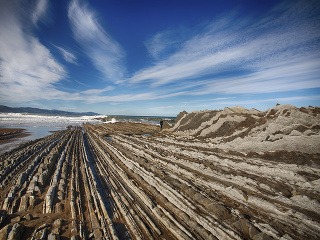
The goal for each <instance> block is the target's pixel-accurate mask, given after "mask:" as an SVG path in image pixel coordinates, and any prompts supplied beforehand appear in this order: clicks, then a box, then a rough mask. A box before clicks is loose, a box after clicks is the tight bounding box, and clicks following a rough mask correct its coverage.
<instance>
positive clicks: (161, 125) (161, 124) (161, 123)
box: [160, 119, 163, 129]
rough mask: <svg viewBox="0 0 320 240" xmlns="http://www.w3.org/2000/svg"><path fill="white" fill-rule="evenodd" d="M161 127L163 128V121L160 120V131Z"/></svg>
mask: <svg viewBox="0 0 320 240" xmlns="http://www.w3.org/2000/svg"><path fill="white" fill-rule="evenodd" d="M162 127H163V120H162V119H161V120H160V128H161V129H162Z"/></svg>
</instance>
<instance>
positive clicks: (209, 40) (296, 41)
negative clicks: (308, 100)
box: [128, 1, 320, 94]
mask: <svg viewBox="0 0 320 240" xmlns="http://www.w3.org/2000/svg"><path fill="white" fill-rule="evenodd" d="M319 16H320V5H319V4H318V2H317V1H308V2H305V1H298V2H297V1H295V2H288V1H286V2H285V4H280V5H278V6H277V7H276V8H275V9H273V10H272V11H271V12H269V13H267V14H266V15H265V16H264V17H260V18H259V19H254V18H249V17H247V18H239V17H238V16H237V14H231V15H229V16H223V17H220V18H218V19H215V20H214V21H212V22H211V23H209V24H207V25H206V26H205V27H203V26H202V27H201V28H200V29H199V28H195V30H194V35H193V36H192V37H190V38H189V39H187V40H185V41H184V42H182V43H181V46H180V48H179V49H178V50H177V51H176V52H173V53H172V54H171V55H169V56H168V57H167V58H166V59H163V60H161V61H157V62H155V63H154V65H153V66H151V67H147V68H145V69H142V70H139V71H137V72H136V73H135V74H134V75H133V76H132V77H131V78H130V79H129V80H128V82H130V83H133V84H141V83H143V82H146V83H150V84H151V87H152V86H153V87H159V86H166V85H167V84H172V83H185V85H188V84H191V85H192V84H193V82H194V81H198V80H201V81H202V84H203V86H202V88H203V90H201V87H200V90H201V94H204V93H207V94H210V93H217V92H222V93H242V94H245V93H261V92H279V91H290V90H298V89H308V88H314V87H320V86H319V85H320V83H319V82H320V80H319V76H320V74H319V69H320V60H319V59H320V51H319V50H318V49H320V18H319ZM158 36H162V35H161V33H158V34H156V35H155V37H154V39H159V38H158ZM160 39H163V40H164V41H165V38H160ZM169 42H170V40H168V42H164V43H159V46H160V50H158V49H157V48H156V44H157V41H155V42H154V44H153V45H152V46H153V48H151V49H155V52H156V53H157V52H161V50H162V47H163V46H166V44H167V43H169ZM149 49H150V47H149ZM149 51H150V50H149ZM225 75H228V77H226V76H225ZM233 75H234V77H232V76H233ZM209 76H210V77H209ZM230 76H231V77H230ZM204 79H207V80H204ZM198 90H199V88H195V89H194V91H193V92H194V94H197V93H196V92H197V91H198ZM191 93H192V92H191Z"/></svg>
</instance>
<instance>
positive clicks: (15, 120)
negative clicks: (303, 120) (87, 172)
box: [0, 113, 175, 154]
mask: <svg viewBox="0 0 320 240" xmlns="http://www.w3.org/2000/svg"><path fill="white" fill-rule="evenodd" d="M161 119H163V120H165V121H167V122H168V123H169V124H173V123H174V119H175V118H174V117H162V116H125V115H109V116H103V115H98V116H81V117H73V116H72V117H69V116H49V115H36V114H24V113H0V128H21V129H25V130H26V132H27V133H28V134H29V135H28V136H26V137H23V138H18V139H15V140H14V141H12V142H9V143H3V144H0V154H2V153H3V152H4V151H8V150H10V149H12V148H14V147H16V146H18V145H20V144H22V143H25V142H27V141H31V140H35V139H38V138H42V137H45V136H48V135H50V134H51V133H52V132H53V131H59V130H64V129H66V128H67V126H70V125H73V126H81V125H82V124H83V123H91V124H99V123H116V122H139V123H148V124H154V125H157V124H159V122H160V120H161Z"/></svg>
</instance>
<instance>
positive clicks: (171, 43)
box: [145, 30, 182, 60]
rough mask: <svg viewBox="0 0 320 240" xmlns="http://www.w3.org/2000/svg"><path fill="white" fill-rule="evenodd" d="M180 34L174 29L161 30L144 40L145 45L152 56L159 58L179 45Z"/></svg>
mask: <svg viewBox="0 0 320 240" xmlns="http://www.w3.org/2000/svg"><path fill="white" fill-rule="evenodd" d="M181 41H182V36H180V34H177V33H176V31H173V30H171V31H169V30H167V31H163V32H159V33H157V34H155V35H154V36H153V37H152V38H150V39H148V40H147V41H146V42H145V46H146V48H147V50H148V52H149V54H150V56H151V57H152V58H154V59H155V60H159V59H160V58H163V57H164V56H166V55H167V54H168V53H169V52H170V51H173V50H176V49H177V48H178V47H179V46H180V42H181Z"/></svg>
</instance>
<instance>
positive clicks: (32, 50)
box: [0, 1, 67, 101]
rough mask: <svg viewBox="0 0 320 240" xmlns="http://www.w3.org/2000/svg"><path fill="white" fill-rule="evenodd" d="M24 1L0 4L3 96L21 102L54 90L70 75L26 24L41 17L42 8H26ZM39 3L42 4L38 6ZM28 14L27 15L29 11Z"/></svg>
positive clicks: (0, 64)
mask: <svg viewBox="0 0 320 240" xmlns="http://www.w3.org/2000/svg"><path fill="white" fill-rule="evenodd" d="M19 4H20V1H6V2H3V1H2V2H1V4H0V36H1V41H0V59H1V60H0V70H1V74H0V84H1V88H0V97H1V99H2V100H10V99H11V100H13V101H21V100H22V99H29V98H30V97H36V98H39V95H40V96H41V95H42V94H46V93H47V92H50V90H51V89H52V88H53V85H52V84H54V83H56V82H59V81H60V80H61V79H62V78H63V77H65V76H66V74H67V72H66V70H65V68H64V67H63V66H62V65H61V64H59V63H58V62H57V61H56V60H55V59H54V57H53V55H52V54H51V53H50V51H49V50H48V49H47V48H46V47H45V46H44V45H43V44H41V43H40V41H39V40H38V38H36V37H34V36H33V34H32V32H31V31H30V30H29V29H26V28H25V27H24V25H23V24H25V23H33V19H34V17H33V16H38V17H37V21H38V18H39V17H40V15H41V14H43V13H41V14H40V13H39V11H40V10H39V9H38V8H37V7H36V8H32V6H30V7H29V8H24V9H23V10H24V12H23V13H22V12H21V11H22V9H21V5H19ZM36 6H38V5H36ZM26 12H27V13H28V14H25V13H26Z"/></svg>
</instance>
